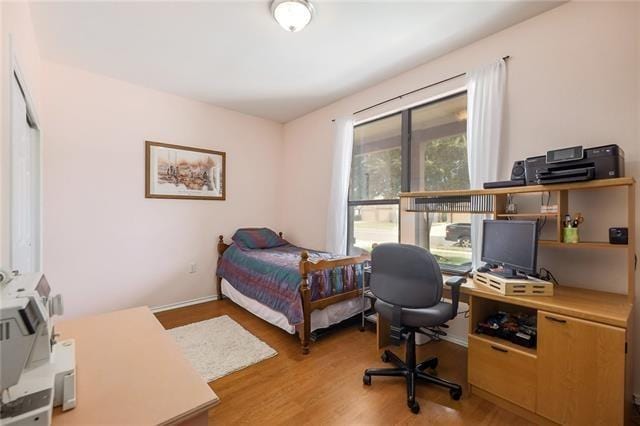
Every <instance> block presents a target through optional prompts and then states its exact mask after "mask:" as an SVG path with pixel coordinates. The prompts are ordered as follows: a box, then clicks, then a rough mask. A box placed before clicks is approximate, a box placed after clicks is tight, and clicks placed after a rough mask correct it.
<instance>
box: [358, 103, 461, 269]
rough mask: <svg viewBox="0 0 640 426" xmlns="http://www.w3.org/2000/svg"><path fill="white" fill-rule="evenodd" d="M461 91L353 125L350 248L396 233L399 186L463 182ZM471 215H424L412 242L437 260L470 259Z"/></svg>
mask: <svg viewBox="0 0 640 426" xmlns="http://www.w3.org/2000/svg"><path fill="white" fill-rule="evenodd" d="M466 132H467V96H466V93H462V94H457V95H454V96H451V97H448V98H445V99H441V100H438V101H436V102H432V103H429V104H426V105H422V106H418V107H415V108H412V109H407V110H404V111H401V112H399V113H397V114H394V115H391V116H387V117H384V118H381V119H378V120H375V121H371V122H367V123H364V124H361V125H358V126H356V127H355V129H354V145H353V159H352V165H351V184H350V189H349V212H348V213H349V217H348V219H349V231H348V232H349V235H348V247H349V253H350V254H358V253H361V252H362V251H365V250H366V251H370V250H371V248H372V246H373V244H374V243H383V242H397V241H398V239H399V227H398V222H399V204H398V193H399V192H401V191H409V190H410V191H436V190H447V189H467V188H469V171H468V164H467V140H466ZM470 227H471V226H470V215H468V214H463V213H442V214H428V215H427V214H423V215H421V216H420V217H418V218H416V226H415V232H416V235H415V242H416V244H418V245H420V246H422V247H424V248H426V249H428V250H430V251H431V252H432V253H433V254H434V255H435V256H436V257H437V258H438V261H439V262H440V263H441V264H442V265H446V266H451V267H460V266H465V265H467V264H470V262H471V239H470Z"/></svg>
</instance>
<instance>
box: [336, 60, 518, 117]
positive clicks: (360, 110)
mask: <svg viewBox="0 0 640 426" xmlns="http://www.w3.org/2000/svg"><path fill="white" fill-rule="evenodd" d="M510 57H511V56H509V55H507V56H503V57H502V59H504V60H505V61H506V60H507V59H509V58H510ZM466 74H467V73H466V72H463V73H460V74H456V75H454V76H451V77H447V78H445V79H443V80H440V81H436V82H435V83H431V84H427V85H426V86H422V87H419V88H417V89H414V90H411V91H409V92H405V93H403V94H401V95H398V96H394V97H393V98H389V99H386V100H384V101H382V102H378V103H377V104H374V105H371V106H368V107H366V108H362V109H359V110H358V111H356V112H354V113H353V115H356V114H360V113H361V112H365V111H368V110H370V109H373V108H375V107H379V106H380V105H384V104H386V103H388V102H391V101H395V100H398V99H402V98H403V97H405V96H407V95H413V94H414V93H416V92H419V91H421V90H424V89H428V88H430V87H433V86H437V85H438V84H442V83H446V82H447V81H451V80H454V79H456V78H460V77H462V76H464V75H466ZM331 121H336V119H335V118H334V119H332V120H331Z"/></svg>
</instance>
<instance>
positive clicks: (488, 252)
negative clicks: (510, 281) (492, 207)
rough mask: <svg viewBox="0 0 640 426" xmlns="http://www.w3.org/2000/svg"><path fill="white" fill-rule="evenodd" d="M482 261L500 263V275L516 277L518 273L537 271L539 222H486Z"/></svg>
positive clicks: (483, 233) (483, 227) (483, 228)
mask: <svg viewBox="0 0 640 426" xmlns="http://www.w3.org/2000/svg"><path fill="white" fill-rule="evenodd" d="M482 231H483V232H482V257H481V258H482V261H483V262H486V263H490V264H498V265H501V266H502V267H503V270H504V272H502V273H498V275H501V276H504V277H507V278H514V277H516V276H518V272H520V273H524V274H533V273H535V272H536V258H537V256H538V222H537V221H535V220H485V221H484V223H483V226H482Z"/></svg>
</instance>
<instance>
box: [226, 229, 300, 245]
mask: <svg viewBox="0 0 640 426" xmlns="http://www.w3.org/2000/svg"><path fill="white" fill-rule="evenodd" d="M231 239H232V240H233V242H234V243H236V244H237V245H238V247H240V248H245V249H265V248H272V247H280V246H283V245H285V244H288V242H287V241H286V240H284V239H282V238H280V236H279V235H278V234H276V233H275V232H273V231H272V230H271V229H269V228H240V229H238V230H237V231H236V233H235V234H233V237H231Z"/></svg>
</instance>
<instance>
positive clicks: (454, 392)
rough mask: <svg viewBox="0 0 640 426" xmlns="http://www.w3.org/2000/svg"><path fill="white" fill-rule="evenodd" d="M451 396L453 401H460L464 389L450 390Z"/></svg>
mask: <svg viewBox="0 0 640 426" xmlns="http://www.w3.org/2000/svg"><path fill="white" fill-rule="evenodd" d="M449 395H450V396H451V399H453V400H454V401H458V400H459V399H460V397H461V396H462V389H451V390H449Z"/></svg>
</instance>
